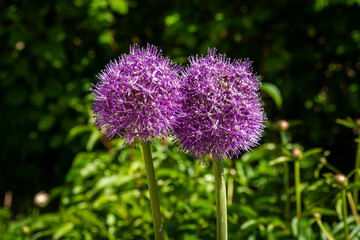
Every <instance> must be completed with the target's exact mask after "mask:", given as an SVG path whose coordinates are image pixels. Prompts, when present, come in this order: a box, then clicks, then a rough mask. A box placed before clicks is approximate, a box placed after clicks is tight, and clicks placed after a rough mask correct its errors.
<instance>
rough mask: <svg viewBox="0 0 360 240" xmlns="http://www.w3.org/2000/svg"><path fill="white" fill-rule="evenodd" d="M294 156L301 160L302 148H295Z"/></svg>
mask: <svg viewBox="0 0 360 240" xmlns="http://www.w3.org/2000/svg"><path fill="white" fill-rule="evenodd" d="M292 155H293V157H294V158H295V159H299V158H300V156H301V150H300V148H294V149H293V151H292Z"/></svg>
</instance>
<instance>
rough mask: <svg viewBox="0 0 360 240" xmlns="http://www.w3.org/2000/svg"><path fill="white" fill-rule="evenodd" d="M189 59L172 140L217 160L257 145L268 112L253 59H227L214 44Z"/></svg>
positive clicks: (201, 156) (190, 151)
mask: <svg viewBox="0 0 360 240" xmlns="http://www.w3.org/2000/svg"><path fill="white" fill-rule="evenodd" d="M189 61H190V66H189V67H187V68H186V69H185V70H184V72H183V76H182V77H183V81H184V83H183V85H182V86H183V87H182V88H181V90H182V94H183V102H182V114H181V115H180V116H179V118H178V124H177V126H176V127H175V128H174V130H175V141H176V142H177V143H178V144H179V145H180V147H181V148H182V149H183V150H184V151H187V152H189V153H190V154H192V155H193V156H194V157H196V158H198V159H200V161H202V160H204V158H205V156H206V155H208V154H211V155H212V157H213V159H216V160H219V159H222V160H223V159H224V158H232V157H233V156H234V155H238V154H239V153H240V152H242V151H249V150H251V147H254V146H256V145H258V142H259V140H260V137H261V134H262V132H263V130H264V122H265V120H266V116H265V112H264V109H263V107H262V103H261V101H260V96H259V88H260V86H261V83H260V81H259V77H258V76H257V75H256V74H254V73H253V72H252V66H251V65H252V62H251V61H249V60H248V59H245V60H240V61H231V60H230V59H229V58H226V56H225V55H221V54H216V49H209V50H208V54H207V56H206V57H203V56H201V57H198V56H196V57H190V58H189Z"/></svg>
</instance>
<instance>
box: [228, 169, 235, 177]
mask: <svg viewBox="0 0 360 240" xmlns="http://www.w3.org/2000/svg"><path fill="white" fill-rule="evenodd" d="M229 173H230V175H232V176H234V175H235V174H236V170H235V169H233V168H231V169H230V171H229Z"/></svg>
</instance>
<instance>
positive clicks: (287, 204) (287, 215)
mask: <svg viewBox="0 0 360 240" xmlns="http://www.w3.org/2000/svg"><path fill="white" fill-rule="evenodd" d="M284 181H285V183H284V184H285V185H284V191H285V196H286V200H285V201H286V202H285V219H286V220H288V221H289V220H290V193H289V186H290V180H289V165H288V163H287V162H284Z"/></svg>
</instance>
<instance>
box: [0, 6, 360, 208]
mask: <svg viewBox="0 0 360 240" xmlns="http://www.w3.org/2000/svg"><path fill="white" fill-rule="evenodd" d="M359 5H360V2H359V1H357V0H349V1H345V0H315V1H302V0H295V1H289V0H275V1H219V0H208V1H199V0H195V1H165V0H160V1H158V0H157V1H155V0H144V1H135V0H134V1H130V0H75V1H70V0H61V1H60V0H55V1H29V0H22V1H20V0H18V1H14V0H0V39H1V46H0V56H1V57H0V100H1V105H0V112H1V113H2V116H1V120H0V133H1V138H0V196H3V193H4V192H5V191H7V190H11V191H12V192H13V193H14V196H15V197H14V208H15V211H16V212H26V211H28V209H29V207H30V206H31V205H32V203H31V201H32V199H31V197H30V196H33V194H34V193H35V192H37V191H39V190H43V189H45V190H50V189H51V188H53V187H54V186H58V185H61V184H62V183H63V182H64V181H65V175H66V173H67V171H68V170H69V168H70V166H71V165H72V164H73V163H72V162H73V159H74V157H75V155H76V154H77V153H78V152H81V151H83V150H84V149H86V148H87V149H88V150H90V149H94V150H102V149H103V145H102V144H101V143H100V141H95V140H97V139H98V137H99V136H97V135H96V134H97V133H96V131H97V130H96V129H95V130H91V129H90V130H89V129H88V128H86V127H83V128H81V127H78V128H77V131H79V132H82V133H83V134H79V135H76V136H74V137H69V136H71V134H70V135H69V132H70V130H71V129H74V127H75V126H87V125H88V121H89V108H90V102H91V99H92V97H91V95H90V94H89V90H88V89H89V87H90V86H91V83H95V82H96V77H95V76H96V74H97V73H98V72H99V71H100V70H101V69H103V68H104V66H105V64H106V63H108V61H109V60H110V59H113V58H116V57H117V56H118V55H120V54H122V53H124V52H127V51H128V48H129V45H130V44H132V43H140V44H141V45H145V44H146V43H147V42H149V43H152V44H155V45H157V46H159V47H160V48H161V49H163V51H164V54H165V55H167V56H168V57H170V58H172V59H174V60H175V61H177V62H179V63H182V64H184V65H186V58H187V56H189V55H195V54H205V53H206V50H207V48H208V47H216V48H217V49H218V50H219V52H222V53H226V54H227V55H228V56H229V57H231V58H234V59H236V58H245V57H249V58H250V59H251V60H253V61H254V70H255V71H256V72H258V74H259V75H261V77H262V80H263V81H264V82H267V83H273V84H275V85H276V86H278V88H279V89H280V91H281V93H282V95H283V107H282V109H278V108H277V107H276V105H275V103H274V102H273V100H272V99H271V98H270V97H269V96H267V95H266V94H265V93H264V102H265V108H266V112H267V115H268V118H269V124H271V122H275V121H276V120H279V119H281V118H285V119H299V120H300V125H299V126H298V127H297V128H294V129H292V131H293V138H294V139H296V141H298V142H299V143H301V144H302V145H304V146H305V147H308V148H310V147H313V146H316V147H322V148H324V149H329V150H330V151H331V155H330V156H329V157H328V158H329V161H331V162H332V163H333V164H334V165H336V166H339V167H340V168H341V169H342V170H344V171H350V170H351V168H352V166H353V162H352V161H351V160H350V159H354V151H353V149H354V148H355V143H352V141H345V140H344V139H351V138H353V135H352V132H351V131H349V130H346V129H344V128H340V127H339V126H337V125H336V123H335V119H336V118H345V117H346V116H353V117H359V115H360V110H359V109H360V94H359V93H360V81H359V70H360V55H359V54H358V53H359V50H360V26H359V24H358V18H359V14H360V7H359ZM269 126H270V125H269ZM72 131H75V130H72ZM270 133H271V131H270V130H268V131H267V132H266V134H265V137H264V140H263V142H265V143H266V142H270V141H272V138H271V134H270ZM89 139H93V141H92V142H91V141H90V143H89ZM348 159H349V161H348ZM189 161H190V162H191V160H189ZM347 161H348V162H349V164H347ZM189 166H190V165H189ZM191 166H192V165H191ZM192 167H193V166H192ZM174 168H175V167H174ZM0 203H2V199H1V198H0Z"/></svg>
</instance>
